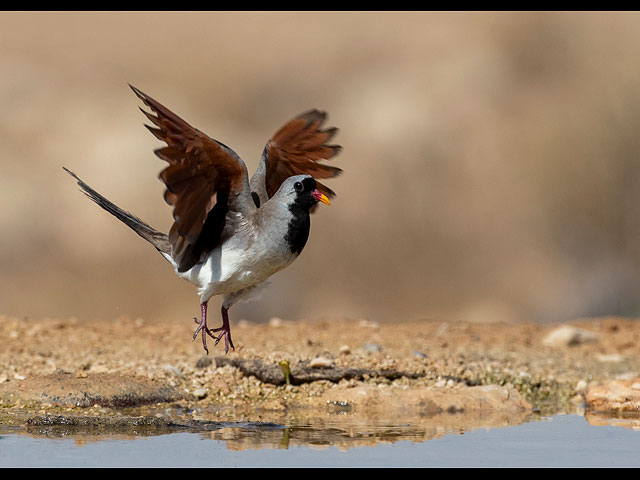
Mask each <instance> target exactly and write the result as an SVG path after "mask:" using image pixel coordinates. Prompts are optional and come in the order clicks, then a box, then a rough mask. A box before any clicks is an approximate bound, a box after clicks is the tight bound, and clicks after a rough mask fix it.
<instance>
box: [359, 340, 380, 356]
mask: <svg viewBox="0 0 640 480" xmlns="http://www.w3.org/2000/svg"><path fill="white" fill-rule="evenodd" d="M362 349H363V350H364V351H365V352H368V353H379V352H381V351H382V347H381V346H380V345H378V344H377V343H371V342H368V343H365V344H364V345H362Z"/></svg>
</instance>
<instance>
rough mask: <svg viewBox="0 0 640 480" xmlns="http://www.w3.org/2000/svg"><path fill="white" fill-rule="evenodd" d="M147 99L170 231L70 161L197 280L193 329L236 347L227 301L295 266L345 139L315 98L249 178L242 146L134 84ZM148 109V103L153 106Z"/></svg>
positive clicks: (252, 293)
mask: <svg viewBox="0 0 640 480" xmlns="http://www.w3.org/2000/svg"><path fill="white" fill-rule="evenodd" d="M129 87H130V88H131V89H132V90H133V92H134V93H135V94H136V96H137V97H138V98H139V99H140V100H141V101H142V103H143V104H144V105H145V106H146V107H147V108H148V110H147V109H144V108H142V107H139V108H140V110H141V111H142V113H143V114H144V115H145V116H146V118H147V119H148V120H149V121H150V122H151V124H152V125H149V124H146V123H145V124H144V126H145V127H146V128H147V129H148V130H149V131H150V132H151V133H152V134H153V135H154V136H155V137H156V138H157V139H158V140H160V141H162V142H164V143H165V144H166V145H165V146H162V147H161V148H157V149H155V150H154V153H155V155H156V156H157V157H158V158H160V159H161V160H163V161H165V162H166V163H167V164H168V165H167V166H166V167H165V168H164V169H162V170H161V172H160V174H159V178H160V180H162V182H163V183H164V185H165V187H166V188H165V190H164V200H165V202H166V203H167V204H168V205H169V206H171V207H172V209H173V211H172V214H173V224H172V225H171V228H170V230H169V232H168V233H166V234H165V233H162V232H160V231H158V230H156V229H155V228H153V227H151V226H149V225H148V224H147V223H145V222H144V221H142V220H141V219H140V218H138V217H136V216H135V215H133V214H132V213H129V212H128V211H125V210H123V209H122V208H120V207H118V206H117V205H115V204H114V203H112V202H111V201H109V200H108V199H107V198H106V197H104V196H103V195H101V194H100V193H98V192H97V191H96V190H94V189H93V188H92V187H90V186H89V185H88V184H87V183H85V182H84V181H83V180H82V179H80V178H79V177H78V176H77V175H76V174H75V173H74V172H73V171H71V170H70V169H68V168H67V167H66V166H63V169H64V170H65V171H66V172H67V173H68V174H69V175H71V176H72V177H73V178H74V179H75V180H76V181H77V184H78V185H79V187H80V188H81V189H82V191H83V193H84V194H85V195H86V196H88V197H89V198H90V199H91V200H92V201H93V202H95V203H96V204H97V205H98V206H100V207H101V208H103V209H104V210H106V211H107V212H109V213H110V214H112V215H113V216H115V217H116V218H117V219H118V220H120V221H121V222H123V223H124V224H125V225H127V226H128V227H129V228H131V229H132V230H133V231H134V232H135V233H137V234H138V235H139V236H140V237H142V238H143V239H144V240H146V241H147V242H149V243H150V244H151V245H152V246H153V247H155V249H156V250H157V251H158V252H159V253H160V254H161V255H162V256H163V257H164V258H165V259H166V260H167V261H168V262H169V263H170V264H171V266H172V267H173V269H174V271H175V273H176V274H177V275H178V276H179V277H181V278H182V279H185V280H187V281H189V282H191V283H192V284H194V285H195V286H196V287H197V293H198V295H199V299H200V319H198V318H196V317H194V321H195V323H196V324H197V328H196V330H195V332H194V334H193V340H194V341H195V340H196V338H197V336H198V334H200V336H201V338H202V347H203V348H204V350H205V352H206V353H207V354H209V349H208V347H207V337H211V338H212V339H213V340H215V345H216V346H217V345H218V343H219V342H220V341H221V340H222V339H224V344H225V349H224V351H225V354H227V353H228V352H229V348H231V349H232V350H235V347H234V344H233V341H232V339H231V326H230V322H229V309H230V308H231V307H232V306H233V305H234V304H235V303H236V302H238V301H240V300H243V301H245V300H251V299H254V298H255V297H256V294H257V293H258V292H259V291H260V290H262V289H263V288H264V287H265V286H266V285H268V279H269V277H271V276H272V275H273V274H275V273H277V272H279V271H281V270H283V269H284V268H286V267H287V266H289V265H290V264H291V263H292V262H293V261H294V260H295V259H296V258H298V256H299V255H300V253H301V252H302V250H303V248H304V247H305V245H306V243H307V240H308V237H309V231H310V224H311V222H310V218H311V214H312V213H313V212H315V211H316V209H317V207H318V204H319V203H323V204H326V205H330V204H331V201H330V199H332V198H333V197H335V192H334V191H333V190H331V189H330V188H329V187H327V186H326V185H324V184H322V183H320V182H319V181H318V180H317V179H323V180H324V179H328V178H333V177H336V176H338V175H340V174H341V173H342V169H341V168H338V167H336V166H332V165H327V164H326V163H320V162H321V161H323V160H324V161H327V160H330V159H332V158H333V157H334V156H335V155H337V154H338V153H339V152H340V151H341V150H342V146H340V145H334V144H331V143H329V142H330V141H331V139H332V138H333V137H334V136H335V135H336V133H337V132H338V129H337V128H336V127H331V128H324V127H323V125H324V123H325V121H326V119H327V113H326V112H325V111H321V110H318V109H316V108H313V109H310V110H307V111H305V112H304V113H302V114H300V115H298V116H296V117H294V118H292V119H291V120H289V121H288V122H287V123H285V124H284V125H283V126H282V127H281V128H280V129H279V130H277V131H276V133H275V134H273V135H272V136H271V138H269V140H268V141H267V143H266V145H265V146H264V149H263V150H262V154H261V157H260V160H259V162H258V166H257V169H256V171H255V173H254V174H253V175H252V176H251V178H249V176H248V171H247V167H246V165H245V163H244V161H243V160H242V159H241V158H240V156H239V155H238V154H237V153H236V152H234V151H233V150H232V149H231V148H229V147H228V146H226V145H225V144H223V143H222V142H220V141H218V140H215V139H213V138H211V137H209V136H208V135H206V134H205V133H203V132H201V131H200V130H198V129H197V128H195V127H192V126H191V125H190V124H189V123H187V122H186V121H185V120H183V119H182V118H181V117H179V116H178V115H176V114H175V113H173V112H172V111H171V110H169V109H168V108H166V107H165V106H163V105H162V104H161V103H159V102H158V101H156V100H154V99H153V98H152V97H150V96H149V95H147V94H145V93H143V92H142V91H140V90H139V89H138V88H136V87H134V86H133V85H131V84H129ZM149 110H150V111H149ZM217 295H221V296H222V298H223V299H222V307H221V316H222V325H221V326H220V327H218V328H209V325H208V323H207V305H208V302H209V300H210V299H211V298H212V297H214V296H217Z"/></svg>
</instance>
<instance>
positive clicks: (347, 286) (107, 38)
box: [0, 12, 640, 322]
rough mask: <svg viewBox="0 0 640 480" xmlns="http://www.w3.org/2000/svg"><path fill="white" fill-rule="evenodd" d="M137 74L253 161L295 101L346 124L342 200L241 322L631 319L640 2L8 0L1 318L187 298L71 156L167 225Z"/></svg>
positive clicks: (102, 314)
mask: <svg viewBox="0 0 640 480" xmlns="http://www.w3.org/2000/svg"><path fill="white" fill-rule="evenodd" d="M128 82H130V83H131V84H133V85H135V86H137V87H138V88H140V89H141V90H143V91H144V92H146V93H148V94H149V95H151V96H153V97H155V98H156V99H157V100H159V101H160V102H162V103H164V104H165V105H166V106H167V107H169V108H170V109H172V110H174V111H175V112H176V113H178V114H179V115H181V116H182V117H183V118H185V120H187V121H188V122H190V123H191V124H192V125H194V126H196V127H197V128H199V129H201V130H203V131H204V132H206V133H208V134H209V135H211V136H212V137H214V138H216V139H217V140H220V141H221V142H223V143H225V144H227V145H229V146H231V147H232V148H233V149H234V150H235V151H236V152H238V154H239V155H240V156H241V157H243V159H244V160H245V162H246V163H247V166H248V168H249V171H250V173H252V172H253V171H254V169H255V167H256V165H257V162H258V159H259V157H260V153H261V151H262V149H263V147H264V144H265V142H266V141H267V139H268V138H269V137H270V135H271V134H272V133H274V132H275V131H276V129H278V128H279V127H280V126H281V125H282V124H283V123H284V122H285V121H287V120H288V119H290V118H291V117H292V116H294V115H297V114H298V113H300V112H302V111H304V110H306V109H309V108H312V107H316V108H321V109H325V110H327V111H328V112H329V114H330V116H329V122H328V123H329V124H330V125H334V126H337V127H339V128H340V133H339V134H338V136H337V137H336V143H339V144H341V145H342V146H343V147H344V150H343V152H342V153H341V155H340V156H339V157H337V158H336V159H335V160H333V161H332V164H334V165H336V166H339V167H341V168H343V169H344V174H343V175H342V176H341V177H339V178H338V179H335V180H333V181H330V182H329V185H330V186H331V188H333V189H334V190H335V191H336V192H337V198H336V199H335V201H334V202H332V205H331V206H330V207H327V208H324V206H323V208H320V209H319V212H318V213H316V214H315V215H314V216H313V219H312V231H311V236H310V240H309V243H308V244H307V247H306V249H305V251H304V252H303V254H302V255H301V257H300V259H298V260H297V261H296V262H294V264H293V265H292V266H291V267H289V268H288V269H286V270H285V271H283V272H280V273H279V274H277V275H276V276H274V277H273V278H272V283H271V286H270V288H269V289H267V290H266V291H264V293H263V294H262V298H261V299H260V301H258V302H254V303H250V304H239V305H237V306H235V307H234V309H233V310H232V321H237V320H238V319H240V318H246V319H248V320H251V321H255V322H260V321H266V320H268V319H269V318H270V317H273V316H278V317H281V318H286V319H299V318H309V319H312V318H330V317H332V318H335V317H337V318H343V317H345V318H346V317H350V318H367V319H370V320H373V321H378V322H384V321H399V320H403V319H409V320H418V319H451V320H456V319H459V320H469V321H492V320H495V321H534V322H558V321H564V320H569V319H573V318H576V317H584V316H595V315H603V314H616V315H627V316H637V315H639V314H640V153H639V152H640V150H639V149H640V14H638V13H573V12H571V13H478V12H476V13H413V12H412V13H362V12H356V13H282V12H279V13H246V12H243V13H233V12H229V13H131V12H129V13H66V12H60V13H55V12H49V13H14V12H10V13H0V166H1V170H0V172H1V173H0V229H1V230H0V232H1V233H0V314H4V315H12V316H18V317H30V318H42V317H68V316H75V317H77V318H78V319H111V318H114V317H117V316H121V315H128V316H131V317H133V318H135V317H142V318H144V319H148V320H154V319H158V320H180V321H191V320H190V319H191V317H193V316H196V315H198V314H199V306H198V297H197V295H196V293H195V288H194V287H193V286H192V285H190V284H188V283H187V282H185V281H184V280H181V279H179V278H178V277H176V276H175V275H174V274H173V272H172V270H171V269H170V267H169V265H168V264H167V263H166V262H165V261H164V260H163V259H162V257H160V256H159V255H158V254H157V252H156V251H155V250H154V249H153V248H152V247H151V246H149V245H148V244H146V243H145V242H144V241H142V240H141V239H140V238H139V237H137V236H136V235H135V234H134V233H133V232H132V231H130V230H129V229H128V228H126V227H125V226H124V225H122V224H120V223H119V222H118V221H117V220H116V219H114V218H113V217H111V216H110V215H108V214H107V213H106V212H104V211H102V210H100V209H99V208H98V207H97V206H95V205H94V204H93V203H91V202H90V201H89V200H87V199H86V198H85V197H84V195H83V194H82V193H80V191H79V190H78V187H77V186H76V184H75V182H74V181H73V180H72V179H71V178H70V177H69V176H68V175H67V174H65V173H64V172H63V170H62V166H63V165H65V166H67V167H68V168H70V169H71V170H74V171H75V172H76V173H77V174H78V175H79V176H80V177H81V178H83V179H84V180H85V181H86V182H87V183H89V184H90V185H92V186H93V187H94V188H96V189H97V190H98V191H100V192H101V193H103V194H104V195H105V196H107V197H108V198H110V199H111V200H112V201H114V202H115V203H116V204H118V205H120V206H121V207H122V208H124V209H127V210H130V211H132V212H133V213H135V214H136V215H138V216H140V217H141V218H143V219H144V220H146V221H147V222H148V223H150V224H151V225H152V226H154V227H156V228H158V229H160V230H164V231H167V230H168V228H169V227H170V225H171V210H170V208H169V207H168V206H167V205H166V204H165V203H164V201H163V199H162V192H163V185H162V183H161V182H160V181H159V180H158V179H157V175H158V173H159V172H160V170H161V169H162V168H163V166H164V163H163V162H162V161H160V160H159V159H157V158H156V157H155V156H154V155H153V153H152V150H153V149H154V148H157V147H159V146H160V143H159V142H158V141H157V140H156V139H155V138H154V137H153V136H151V135H150V134H149V133H148V132H147V131H146V129H145V128H143V121H144V120H145V119H144V117H143V115H142V114H141V113H140V112H139V110H138V105H139V104H140V102H139V101H138V99H137V98H136V97H135V96H134V94H133V93H132V92H131V90H130V89H129V87H128V86H127V83H128ZM219 302H220V300H216V301H215V302H214V304H215V305H219ZM216 308H217V307H216Z"/></svg>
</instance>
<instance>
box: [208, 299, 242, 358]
mask: <svg viewBox="0 0 640 480" xmlns="http://www.w3.org/2000/svg"><path fill="white" fill-rule="evenodd" d="M228 312H229V309H228V308H224V305H223V306H222V326H221V327H220V328H214V329H212V330H211V331H212V332H220V335H218V336H217V337H214V338H215V339H216V345H218V342H219V341H220V340H222V337H224V353H228V352H229V347H231V349H232V350H235V349H236V347H234V346H233V342H232V341H231V326H230V325H229V313H228ZM210 335H211V334H210ZM211 336H212V337H213V335H211Z"/></svg>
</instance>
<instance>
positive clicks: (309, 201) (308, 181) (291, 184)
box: [281, 175, 331, 210]
mask: <svg viewBox="0 0 640 480" xmlns="http://www.w3.org/2000/svg"><path fill="white" fill-rule="evenodd" d="M281 188H283V189H284V191H285V192H286V195H287V197H288V198H290V199H291V200H293V204H294V205H295V206H297V207H300V208H303V209H305V210H308V209H311V208H313V207H314V206H316V205H317V204H318V203H319V202H322V203H324V204H325V205H330V204H331V202H330V201H329V198H328V197H327V196H326V195H325V194H323V193H322V192H321V191H320V190H318V187H317V185H316V181H315V180H314V179H313V177H312V176H311V175H296V176H293V177H289V178H288V179H287V180H285V182H284V183H283V184H282V187H281Z"/></svg>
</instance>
